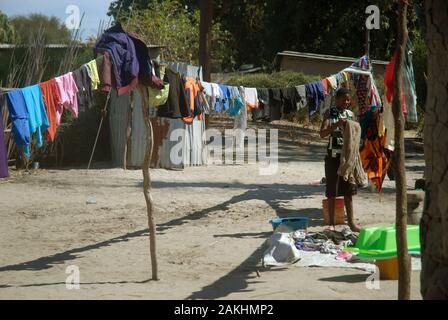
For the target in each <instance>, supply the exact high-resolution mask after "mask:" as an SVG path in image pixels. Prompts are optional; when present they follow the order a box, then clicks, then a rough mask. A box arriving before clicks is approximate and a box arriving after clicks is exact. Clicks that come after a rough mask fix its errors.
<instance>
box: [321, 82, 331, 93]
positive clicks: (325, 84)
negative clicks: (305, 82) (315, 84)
mask: <svg viewBox="0 0 448 320" xmlns="http://www.w3.org/2000/svg"><path fill="white" fill-rule="evenodd" d="M329 86H330V84H329V83H328V81H327V79H323V80H322V87H323V88H324V96H327V95H328V90H329V89H328V88H329Z"/></svg>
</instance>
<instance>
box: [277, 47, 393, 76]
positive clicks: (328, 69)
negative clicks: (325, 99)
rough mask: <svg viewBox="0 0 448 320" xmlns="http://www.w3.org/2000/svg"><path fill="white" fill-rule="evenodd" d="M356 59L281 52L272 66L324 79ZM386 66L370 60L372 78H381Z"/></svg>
mask: <svg viewBox="0 0 448 320" xmlns="http://www.w3.org/2000/svg"><path fill="white" fill-rule="evenodd" d="M358 59H359V58H352V57H341V56H332V55H324V54H315V53H306V52H296V51H283V52H279V53H277V55H276V57H275V60H274V64H275V66H276V68H277V70H279V71H286V70H290V71H295V72H302V73H304V74H308V75H316V76H322V77H326V76H330V75H332V74H335V73H337V72H339V71H341V70H343V69H344V68H347V67H348V66H350V65H351V64H352V63H353V62H356V61H357V60H358ZM387 64H388V62H387V61H381V60H372V68H373V74H374V76H375V77H378V76H381V77H383V76H384V73H385V72H386V65H387Z"/></svg>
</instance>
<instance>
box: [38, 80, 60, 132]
mask: <svg viewBox="0 0 448 320" xmlns="http://www.w3.org/2000/svg"><path fill="white" fill-rule="evenodd" d="M40 89H41V90H42V98H43V100H44V104H45V109H46V111H47V116H48V122H49V123H50V126H49V128H48V129H47V131H46V132H45V136H46V137H47V140H49V141H54V138H55V136H56V130H57V129H58V123H57V118H56V108H57V106H58V105H60V101H61V97H60V95H59V90H58V88H57V84H56V80H55V79H52V80H49V81H46V82H43V83H41V84H40Z"/></svg>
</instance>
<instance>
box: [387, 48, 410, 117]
mask: <svg viewBox="0 0 448 320" xmlns="http://www.w3.org/2000/svg"><path fill="white" fill-rule="evenodd" d="M396 62H397V53H394V56H393V57H392V59H391V60H390V62H389V63H388V65H387V66H386V74H385V75H384V86H385V87H386V99H387V101H388V102H389V103H392V100H393V99H394V71H395V64H396ZM401 107H402V109H403V113H406V100H405V97H404V90H403V92H402V93H401Z"/></svg>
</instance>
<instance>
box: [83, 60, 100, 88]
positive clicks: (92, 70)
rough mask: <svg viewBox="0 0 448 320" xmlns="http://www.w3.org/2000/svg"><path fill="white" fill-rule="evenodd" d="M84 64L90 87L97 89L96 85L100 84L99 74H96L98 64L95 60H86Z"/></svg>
mask: <svg viewBox="0 0 448 320" xmlns="http://www.w3.org/2000/svg"><path fill="white" fill-rule="evenodd" d="M85 66H86V68H87V73H88V75H89V78H90V81H91V87H92V89H93V90H97V89H98V85H99V84H100V76H99V74H98V66H97V64H96V60H92V61H89V62H87V63H86V64H85Z"/></svg>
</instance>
